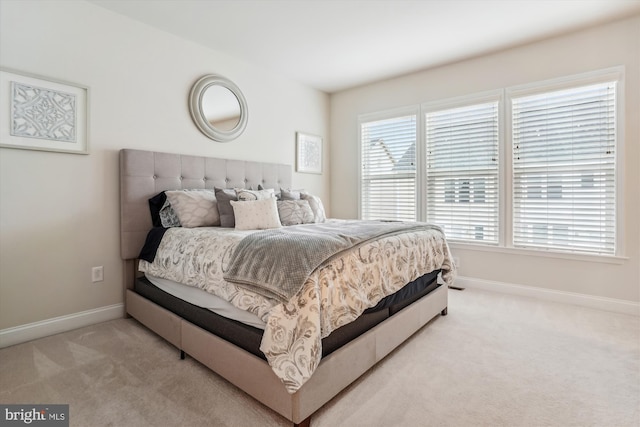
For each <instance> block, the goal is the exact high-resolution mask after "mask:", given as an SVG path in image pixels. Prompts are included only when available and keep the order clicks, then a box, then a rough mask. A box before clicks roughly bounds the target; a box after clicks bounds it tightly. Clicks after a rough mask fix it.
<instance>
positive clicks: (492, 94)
mask: <svg viewBox="0 0 640 427" xmlns="http://www.w3.org/2000/svg"><path fill="white" fill-rule="evenodd" d="M491 102H497V103H498V117H497V120H498V168H497V169H498V200H497V203H498V212H497V214H498V218H497V224H498V225H497V227H498V233H497V242H496V243H492V242H485V243H481V242H478V243H472V242H471V241H469V240H455V239H453V240H451V241H452V242H456V243H458V244H470V245H476V244H477V245H479V246H490V247H499V246H501V245H502V242H503V241H504V231H503V227H502V219H503V215H504V212H503V206H502V205H503V199H504V194H503V193H504V189H503V187H504V184H503V182H502V181H504V179H503V170H502V169H503V162H502V161H501V159H503V158H504V155H505V153H504V144H503V134H504V90H503V89H498V90H492V91H486V92H480V93H476V94H473V95H467V96H459V97H455V98H448V99H443V100H438V101H431V102H425V103H422V104H421V105H420V120H421V126H420V127H421V138H422V139H421V140H419V143H420V145H421V146H422V149H423V152H424V154H423V157H421V158H420V160H419V163H418V166H419V167H420V170H421V171H423V176H422V179H421V184H422V187H421V189H422V190H423V191H422V192H421V193H420V196H421V197H419V202H420V205H421V211H422V215H421V216H420V217H419V218H420V219H421V220H422V221H428V220H429V218H428V216H427V212H428V210H427V199H428V196H427V194H426V180H427V179H428V171H427V152H426V151H427V150H426V145H427V140H426V138H427V134H426V122H427V120H426V116H427V114H429V113H433V112H438V111H443V110H450V109H455V108H463V107H470V106H473V105H478V104H486V103H491ZM420 162H421V163H420ZM423 193H424V194H423Z"/></svg>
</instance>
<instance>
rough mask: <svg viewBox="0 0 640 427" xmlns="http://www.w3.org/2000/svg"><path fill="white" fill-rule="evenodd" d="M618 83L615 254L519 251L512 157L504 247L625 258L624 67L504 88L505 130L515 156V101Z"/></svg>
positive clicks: (507, 181)
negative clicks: (516, 99)
mask: <svg viewBox="0 0 640 427" xmlns="http://www.w3.org/2000/svg"><path fill="white" fill-rule="evenodd" d="M611 81H615V82H616V94H615V96H616V99H615V109H616V114H615V134H616V137H615V147H616V149H615V157H614V165H615V172H614V182H615V196H614V197H615V203H614V209H615V210H616V214H615V233H614V236H615V246H614V253H613V254H612V255H609V254H591V253H587V252H581V251H571V250H562V249H559V248H548V249H545V248H536V249H533V248H519V247H516V246H515V245H514V241H513V240H514V235H513V227H514V213H513V212H514V200H513V179H514V169H513V160H512V157H511V155H510V156H509V157H508V158H507V159H506V161H505V166H506V169H507V170H506V171H505V172H506V173H505V177H509V179H505V180H504V181H505V184H506V188H505V190H506V191H505V208H506V209H508V210H507V211H506V212H508V213H509V214H508V215H505V228H506V230H505V232H506V234H505V237H506V239H505V242H504V247H505V248H509V249H513V250H514V251H526V252H541V253H550V254H553V255H554V256H557V255H565V256H566V255H569V257H571V256H579V257H590V258H594V257H595V258H624V256H623V253H624V248H625V247H626V246H625V241H624V219H625V218H624V179H622V178H623V177H624V161H623V159H624V119H625V115H624V111H625V109H624V93H625V91H624V81H625V79H624V67H622V66H620V67H611V68H607V69H603V70H597V71H591V72H587V73H582V74H575V75H571V76H565V77H560V78H555V79H550V80H544V81H539V82H533V83H527V84H523V85H517V86H510V87H507V88H505V89H504V91H505V123H508V124H509V126H506V127H505V134H504V146H505V149H506V148H507V147H508V148H509V150H510V153H512V151H511V150H512V146H513V134H512V133H513V132H512V131H513V129H512V126H511V123H512V120H513V114H512V112H513V106H512V99H513V98H519V97H524V96H530V95H539V94H543V93H547V92H555V91H561V90H566V89H572V88H577V87H580V86H589V85H593V84H598V83H606V82H611Z"/></svg>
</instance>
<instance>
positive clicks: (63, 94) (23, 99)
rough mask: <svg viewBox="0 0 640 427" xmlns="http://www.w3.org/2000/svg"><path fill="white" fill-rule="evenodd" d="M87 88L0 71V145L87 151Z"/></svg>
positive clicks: (60, 150)
mask: <svg viewBox="0 0 640 427" xmlns="http://www.w3.org/2000/svg"><path fill="white" fill-rule="evenodd" d="M88 106H89V88H88V87H86V86H82V85H78V84H74V83H69V82H63V81H59V80H54V79H49V78H46V77H42V76H36V75H31V74H25V73H22V72H18V71H13V70H8V69H5V68H3V69H1V70H0V147H6V148H20V149H24V150H44V151H58V152H63V153H74V154H89V111H88Z"/></svg>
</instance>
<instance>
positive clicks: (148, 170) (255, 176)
mask: <svg viewBox="0 0 640 427" xmlns="http://www.w3.org/2000/svg"><path fill="white" fill-rule="evenodd" d="M291 180H292V169H291V166H290V165H281V164H275V163H261V162H249V161H242V160H228V159H217V158H213V157H199V156H186V155H181V154H170V153H158V152H155V151H142V150H129V149H123V150H120V255H121V257H122V259H124V260H131V259H135V258H138V254H139V253H140V249H142V246H143V245H144V241H145V238H146V236H147V233H148V232H149V230H150V229H151V228H152V223H151V214H150V213H149V199H150V198H151V197H153V196H155V195H156V194H158V193H159V192H161V191H163V190H179V189H188V188H209V189H213V188H214V187H218V188H253V189H257V188H258V184H262V186H263V187H265V188H274V189H275V190H276V191H278V190H279V189H280V188H291Z"/></svg>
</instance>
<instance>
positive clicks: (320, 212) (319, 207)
mask: <svg viewBox="0 0 640 427" xmlns="http://www.w3.org/2000/svg"><path fill="white" fill-rule="evenodd" d="M300 198H301V199H302V200H306V201H307V202H309V206H311V210H312V211H313V216H314V220H313V222H325V221H326V220H327V215H326V213H325V211H324V205H323V204H322V200H320V197H318V196H314V195H312V194H308V193H302V194H301V195H300Z"/></svg>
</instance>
